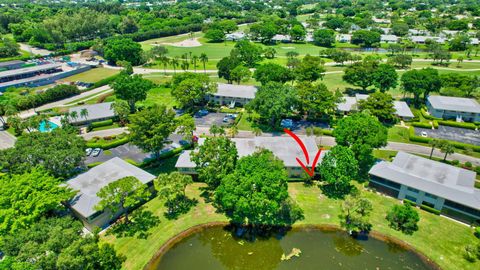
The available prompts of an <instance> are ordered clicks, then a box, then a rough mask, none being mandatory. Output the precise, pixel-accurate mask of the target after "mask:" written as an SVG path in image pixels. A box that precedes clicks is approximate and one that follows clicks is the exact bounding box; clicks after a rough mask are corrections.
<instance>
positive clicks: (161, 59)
mask: <svg viewBox="0 0 480 270" xmlns="http://www.w3.org/2000/svg"><path fill="white" fill-rule="evenodd" d="M160 62H161V63H162V64H163V73H164V74H165V75H167V66H168V64H170V59H169V58H168V57H166V56H163V57H162V58H160Z"/></svg>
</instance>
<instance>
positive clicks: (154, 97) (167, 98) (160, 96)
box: [138, 87, 177, 108]
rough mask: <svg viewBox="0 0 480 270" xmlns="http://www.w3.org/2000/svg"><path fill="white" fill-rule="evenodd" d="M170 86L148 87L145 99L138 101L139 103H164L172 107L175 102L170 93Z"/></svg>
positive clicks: (146, 104) (147, 104)
mask: <svg viewBox="0 0 480 270" xmlns="http://www.w3.org/2000/svg"><path fill="white" fill-rule="evenodd" d="M170 91H171V90H170V88H166V87H157V88H153V89H150V90H149V91H148V93H147V99H146V100H144V101H141V102H139V103H138V104H139V105H144V106H151V105H153V104H159V105H165V106H167V107H169V108H172V107H173V106H175V105H176V104H177V102H176V101H175V99H174V98H173V96H172V95H171V93H170Z"/></svg>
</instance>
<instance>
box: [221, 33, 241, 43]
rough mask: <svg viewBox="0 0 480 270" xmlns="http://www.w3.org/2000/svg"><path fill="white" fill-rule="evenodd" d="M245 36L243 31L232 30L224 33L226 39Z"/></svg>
mask: <svg viewBox="0 0 480 270" xmlns="http://www.w3.org/2000/svg"><path fill="white" fill-rule="evenodd" d="M244 38H245V33H244V32H233V33H229V34H226V35H225V39H226V40H228V41H238V40H242V39H244Z"/></svg>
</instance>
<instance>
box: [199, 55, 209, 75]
mask: <svg viewBox="0 0 480 270" xmlns="http://www.w3.org/2000/svg"><path fill="white" fill-rule="evenodd" d="M200 61H201V62H202V64H203V73H205V74H206V73H207V69H206V67H205V64H206V63H207V62H208V56H207V54H206V53H202V54H200Z"/></svg>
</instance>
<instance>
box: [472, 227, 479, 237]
mask: <svg viewBox="0 0 480 270" xmlns="http://www.w3.org/2000/svg"><path fill="white" fill-rule="evenodd" d="M473 234H474V235H475V236H476V237H477V238H480V226H479V227H475V232H474V233H473Z"/></svg>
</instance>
